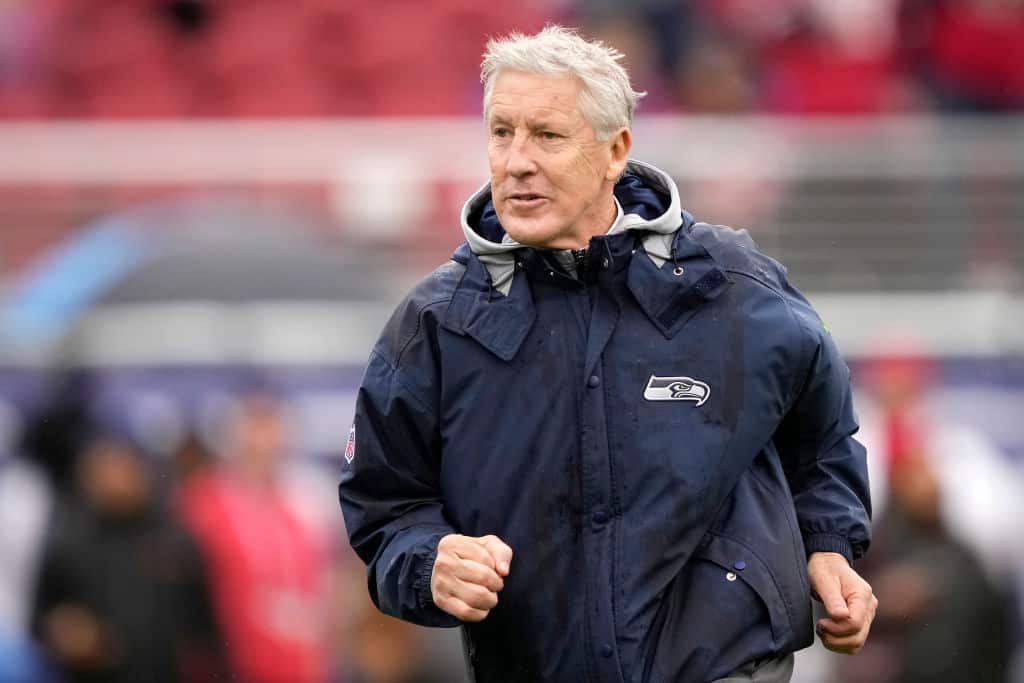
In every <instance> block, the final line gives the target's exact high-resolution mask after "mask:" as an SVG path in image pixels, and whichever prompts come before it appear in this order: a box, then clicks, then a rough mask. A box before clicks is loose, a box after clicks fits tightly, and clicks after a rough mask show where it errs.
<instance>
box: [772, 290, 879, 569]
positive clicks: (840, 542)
mask: <svg viewBox="0 0 1024 683" xmlns="http://www.w3.org/2000/svg"><path fill="white" fill-rule="evenodd" d="M798 296H799V295H798ZM796 317H797V319H798V321H799V323H800V324H799V327H800V328H801V339H802V344H801V346H802V349H803V353H802V354H801V357H802V358H803V359H804V360H803V368H804V369H803V370H802V371H801V370H798V371H797V373H796V375H795V379H796V384H795V387H794V389H793V395H794V398H793V400H792V401H791V403H790V408H789V411H788V413H787V415H786V416H785V418H784V419H783V422H782V424H781V426H780V428H779V430H778V431H777V433H776V435H775V445H776V447H777V449H778V451H779V454H780V457H781V458H782V464H783V468H784V469H785V472H786V477H787V479H788V481H789V485H790V489H791V491H792V494H793V502H794V505H795V507H796V513H797V520H798V522H799V525H800V531H801V534H802V535H803V539H804V546H805V548H806V551H807V553H808V554H810V553H813V552H819V551H828V552H837V553H840V554H842V555H843V556H845V557H846V559H847V560H848V561H852V560H855V559H857V558H859V557H861V556H862V555H863V554H864V552H865V551H866V550H867V547H868V544H869V543H870V540H871V529H870V517H871V499H870V494H869V492H868V472H867V461H866V452H865V450H864V446H862V445H861V444H860V443H859V442H858V441H857V440H856V439H855V438H854V434H855V433H856V432H857V430H858V428H859V425H858V424H857V419H856V417H855V415H854V412H853V402H852V395H851V388H850V371H849V369H848V368H847V366H846V363H844V362H843V360H842V358H841V357H840V356H839V351H838V349H837V348H836V346H835V343H834V342H833V341H832V336H831V335H830V334H829V333H828V332H827V331H826V330H825V328H824V325H823V324H822V322H821V320H820V319H819V318H818V316H817V315H816V314H815V313H814V311H813V310H811V308H810V306H809V304H807V303H806V300H803V298H802V297H800V298H799V301H797V307H796Z"/></svg>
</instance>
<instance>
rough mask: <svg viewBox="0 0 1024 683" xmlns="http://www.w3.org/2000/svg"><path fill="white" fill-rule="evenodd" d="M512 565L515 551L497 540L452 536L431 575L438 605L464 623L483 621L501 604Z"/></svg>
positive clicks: (442, 544)
mask: <svg viewBox="0 0 1024 683" xmlns="http://www.w3.org/2000/svg"><path fill="white" fill-rule="evenodd" d="M511 562H512V549H511V548H509V547H508V546H507V545H506V544H505V542H504V541H502V540H501V539H500V538H498V537H497V536H483V537H479V538H477V537H473V536H461V535H459V534H448V535H447V536H445V537H443V538H442V539H441V541H440V543H438V544H437V558H436V559H435V560H434V569H433V572H432V573H431V575H430V592H431V597H432V598H433V600H434V604H435V605H437V606H438V607H440V608H441V609H442V610H444V611H445V612H447V613H448V614H451V615H452V616H455V617H458V618H459V619H462V620H463V621H483V620H484V619H486V618H487V615H488V614H490V611H491V610H492V609H494V606H495V605H497V604H498V592H499V591H500V590H501V589H502V588H504V587H505V581H504V578H503V577H506V576H508V570H509V564H510V563H511Z"/></svg>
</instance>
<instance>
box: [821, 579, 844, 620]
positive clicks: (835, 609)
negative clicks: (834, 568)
mask: <svg viewBox="0 0 1024 683" xmlns="http://www.w3.org/2000/svg"><path fill="white" fill-rule="evenodd" d="M818 597H820V598H821V604H822V605H824V606H825V611H826V612H828V615H829V616H830V617H832V618H833V619H845V618H847V617H848V616H850V608H849V606H848V605H847V604H846V598H844V597H843V591H842V586H841V585H840V582H839V579H838V578H833V579H832V580H831V581H826V582H825V583H824V585H823V586H821V588H820V589H819V590H818Z"/></svg>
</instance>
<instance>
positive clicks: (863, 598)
mask: <svg viewBox="0 0 1024 683" xmlns="http://www.w3.org/2000/svg"><path fill="white" fill-rule="evenodd" d="M807 574H808V577H809V578H810V580H811V589H812V590H813V591H814V594H815V595H816V596H817V598H818V599H819V600H821V602H822V604H823V605H824V606H825V611H826V612H828V617H826V618H825V619H821V620H819V621H818V626H817V631H818V635H819V636H820V637H821V642H822V643H823V644H824V645H825V647H827V648H828V649H829V650H832V651H833V652H840V653H843V654H848V655H852V654H856V653H857V652H860V649H861V648H862V647H864V642H865V641H866V640H867V638H868V632H869V631H870V630H871V622H872V621H874V619H875V612H876V610H877V609H878V598H876V597H875V594H874V592H873V591H872V590H871V586H870V585H869V584H868V582H867V581H865V580H864V579H862V578H861V577H860V575H859V574H858V573H857V572H855V571H854V570H853V569H852V568H851V567H850V564H849V563H848V562H847V561H846V558H845V557H843V556H842V555H839V554H838V553H811V556H810V558H808V560H807Z"/></svg>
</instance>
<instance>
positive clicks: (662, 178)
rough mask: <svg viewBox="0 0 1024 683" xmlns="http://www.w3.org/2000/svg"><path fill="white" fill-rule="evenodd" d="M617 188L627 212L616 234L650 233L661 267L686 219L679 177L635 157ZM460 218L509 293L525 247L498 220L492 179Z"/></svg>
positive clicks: (649, 244) (495, 280)
mask: <svg viewBox="0 0 1024 683" xmlns="http://www.w3.org/2000/svg"><path fill="white" fill-rule="evenodd" d="M613 192H614V194H615V198H616V199H618V201H619V204H620V205H621V206H622V213H623V216H622V220H621V222H620V223H619V225H618V226H617V227H616V232H622V231H625V230H639V231H643V232H647V233H650V235H649V237H648V238H647V239H645V241H644V248H645V250H646V251H647V254H648V255H649V256H650V257H651V259H652V260H653V261H654V262H655V264H656V265H658V266H661V264H662V263H664V262H665V261H666V260H668V259H669V258H671V250H672V235H673V233H675V231H676V230H677V229H678V228H679V226H680V225H682V223H683V216H682V206H681V202H680V200H679V189H678V188H677V187H676V184H675V181H673V180H672V178H671V177H669V175H668V174H667V173H665V172H664V171H662V170H661V169H659V168H656V167H654V166H652V165H650V164H646V163H644V162H642V161H636V160H630V161H629V163H628V164H627V165H626V170H625V172H624V173H623V175H622V178H620V179H619V181H618V182H617V183H616V184H615V188H614V190H613ZM461 222H462V232H463V234H464V235H465V236H466V243H467V244H468V245H469V248H470V250H471V251H472V252H473V253H474V254H476V256H477V258H479V260H480V261H481V263H483V264H484V266H486V268H487V271H488V274H489V275H490V277H491V282H492V285H493V286H494V288H495V289H498V290H499V291H501V292H502V293H505V294H507V293H508V290H509V287H510V286H511V281H512V275H513V273H514V272H515V261H514V257H513V255H512V252H514V251H515V250H516V249H522V248H524V245H522V244H520V243H518V242H516V241H515V240H514V239H512V238H511V237H510V236H509V235H508V233H506V232H505V229H504V228H503V227H502V226H501V223H500V222H499V221H498V214H497V212H496V211H495V210H494V202H493V200H492V198H491V185H490V183H486V184H485V185H484V186H483V187H481V188H480V189H479V190H477V192H476V193H474V194H473V195H472V196H471V197H470V198H469V199H468V200H467V201H466V203H465V204H464V205H463V207H462V217H461Z"/></svg>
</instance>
